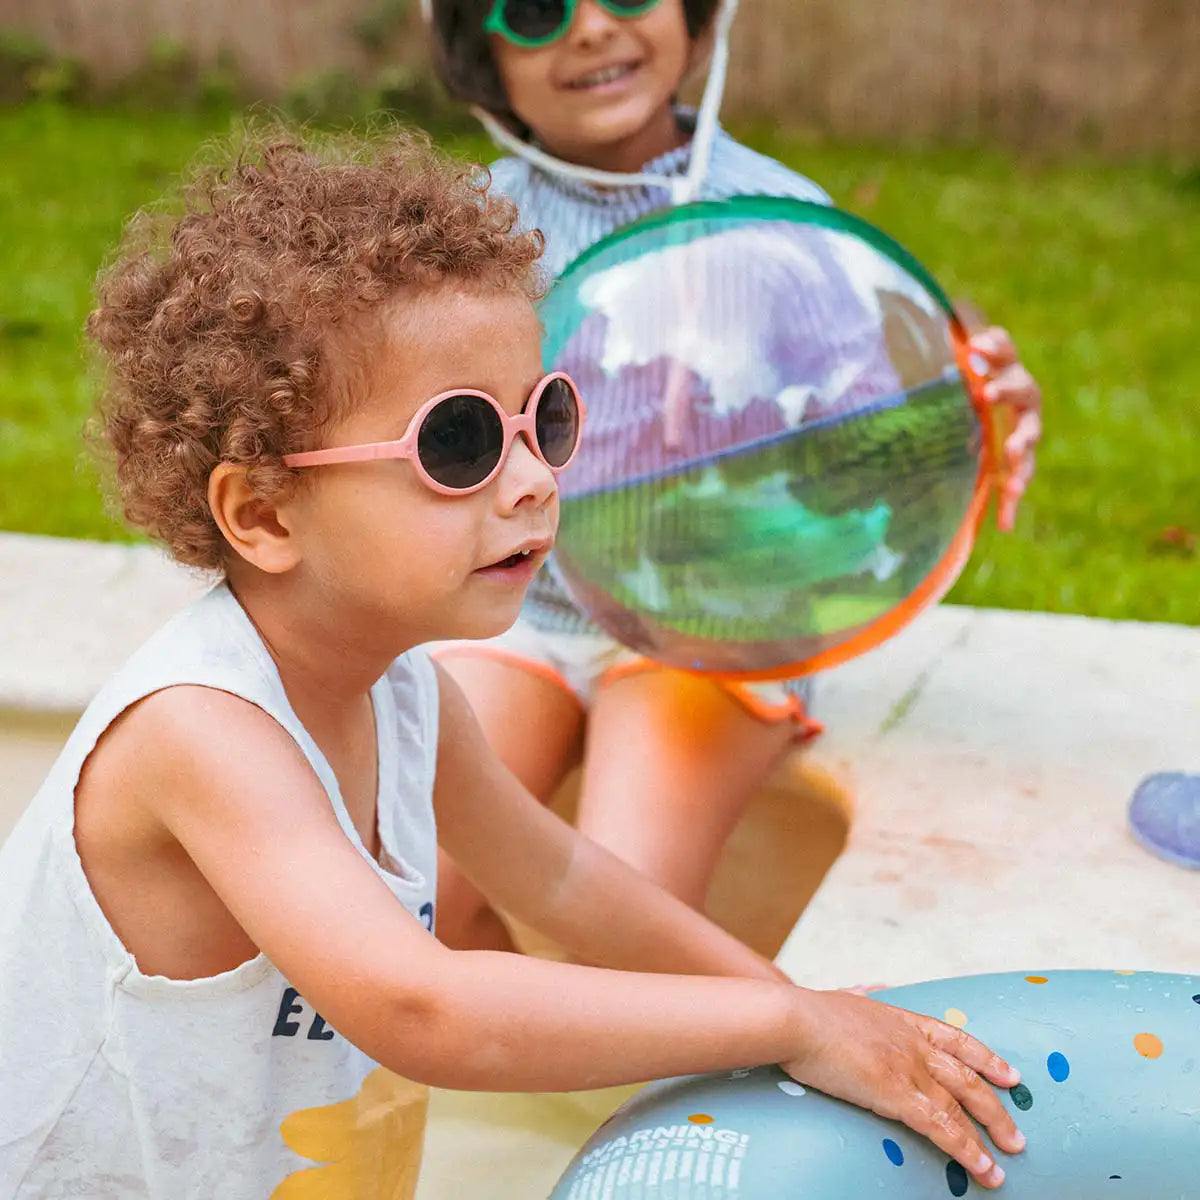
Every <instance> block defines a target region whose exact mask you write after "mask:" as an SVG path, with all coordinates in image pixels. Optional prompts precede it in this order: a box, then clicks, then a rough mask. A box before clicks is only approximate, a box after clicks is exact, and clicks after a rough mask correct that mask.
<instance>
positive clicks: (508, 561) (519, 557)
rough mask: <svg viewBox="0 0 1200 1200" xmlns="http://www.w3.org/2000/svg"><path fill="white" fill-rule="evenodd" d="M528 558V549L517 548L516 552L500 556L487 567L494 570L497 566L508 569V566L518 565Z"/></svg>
mask: <svg viewBox="0 0 1200 1200" xmlns="http://www.w3.org/2000/svg"><path fill="white" fill-rule="evenodd" d="M528 559H529V551H528V550H518V551H517V552H516V554H510V555H509V556H508V557H507V558H502V559H501V560H500V561H499V562H498V563H492V565H491V566H490V567H488V568H487V569H488V570H489V571H494V570H496V569H497V568H503V569H504V570H508V568H510V567H519V566H520V565H521V564H522V563H523V562H526V561H528Z"/></svg>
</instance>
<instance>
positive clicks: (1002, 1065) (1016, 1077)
mask: <svg viewBox="0 0 1200 1200" xmlns="http://www.w3.org/2000/svg"><path fill="white" fill-rule="evenodd" d="M923 1032H924V1034H925V1036H926V1037H927V1038H928V1039H929V1043H930V1045H932V1046H934V1047H935V1048H936V1049H938V1050H942V1051H944V1052H945V1053H946V1054H950V1055H953V1057H954V1058H957V1059H958V1061H959V1062H962V1063H966V1065H967V1066H968V1067H970V1068H971V1069H972V1070H973V1071H975V1072H977V1073H978V1074H980V1075H982V1076H983V1077H984V1079H987V1080H989V1081H990V1082H991V1083H994V1084H995V1085H996V1086H997V1087H1005V1088H1009V1087H1016V1086H1017V1084H1018V1083H1020V1082H1021V1072H1020V1071H1018V1070H1017V1069H1016V1067H1014V1066H1012V1065H1011V1064H1009V1063H1007V1062H1005V1061H1004V1059H1002V1058H1001V1057H1000V1055H998V1054H996V1053H995V1052H994V1051H992V1050H989V1049H988V1048H987V1046H985V1045H984V1044H983V1043H982V1042H981V1041H980V1040H979V1039H978V1038H973V1037H972V1036H971V1035H970V1034H969V1033H966V1032H964V1031H963V1030H961V1029H956V1028H955V1027H954V1026H953V1025H947V1024H946V1023H945V1022H944V1021H936V1020H934V1019H933V1018H932V1017H926V1018H924V1021H923Z"/></svg>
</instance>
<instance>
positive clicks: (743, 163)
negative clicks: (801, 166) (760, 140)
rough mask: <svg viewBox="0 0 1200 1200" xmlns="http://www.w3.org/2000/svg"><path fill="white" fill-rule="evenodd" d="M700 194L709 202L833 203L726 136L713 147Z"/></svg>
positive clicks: (820, 191)
mask: <svg viewBox="0 0 1200 1200" xmlns="http://www.w3.org/2000/svg"><path fill="white" fill-rule="evenodd" d="M704 193H705V195H706V196H707V197H708V198H710V199H713V200H720V199H724V198H725V197H727V196H786V197H788V198H790V199H793V200H808V201H811V202H812V203H814V204H832V203H833V200H832V199H831V198H830V195H829V193H828V192H827V191H825V189H824V188H823V187H821V185H820V184H818V183H816V182H814V181H813V180H811V179H809V178H808V177H807V176H806V175H801V174H800V173H799V172H798V171H793V170H792V169H791V168H790V167H786V166H784V165H783V163H781V162H779V160H778V159H774V158H771V157H769V156H768V155H766V154H761V153H760V152H759V151H757V150H752V149H751V148H750V147H749V146H747V145H745V144H743V143H742V142H739V141H738V140H737V139H736V138H733V137H730V136H729V134H727V133H722V134H721V135H720V136H719V137H718V138H717V139H716V140H715V141H714V143H713V151H712V160H711V161H710V163H709V168H708V174H707V176H706V178H705V186H704Z"/></svg>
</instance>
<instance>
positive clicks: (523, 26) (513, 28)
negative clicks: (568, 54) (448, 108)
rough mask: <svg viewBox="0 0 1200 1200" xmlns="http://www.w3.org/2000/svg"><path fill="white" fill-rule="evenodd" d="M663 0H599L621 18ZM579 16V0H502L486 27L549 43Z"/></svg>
mask: <svg viewBox="0 0 1200 1200" xmlns="http://www.w3.org/2000/svg"><path fill="white" fill-rule="evenodd" d="M658 2H659V0H599V3H600V6H601V7H602V8H606V9H607V10H608V11H609V12H610V13H612V14H613V15H614V16H617V17H637V16H641V14H642V13H644V12H648V11H649V10H650V9H652V8H653V7H654V6H655V5H656V4H657V3H658ZM574 15H575V0H498V3H497V4H496V7H495V8H493V9H492V14H491V16H490V17H488V19H487V22H486V23H485V27H486V28H487V29H490V30H491V31H492V32H493V33H499V34H503V35H504V36H506V37H508V38H509V39H510V40H512V41H515V42H517V43H519V44H524V45H529V46H535V45H545V44H546V43H547V42H552V41H554V40H555V39H556V38H558V37H561V36H562V35H563V34H564V33H565V32H566V31H567V28H568V26H569V25H570V24H571V19H572V18H573V17H574Z"/></svg>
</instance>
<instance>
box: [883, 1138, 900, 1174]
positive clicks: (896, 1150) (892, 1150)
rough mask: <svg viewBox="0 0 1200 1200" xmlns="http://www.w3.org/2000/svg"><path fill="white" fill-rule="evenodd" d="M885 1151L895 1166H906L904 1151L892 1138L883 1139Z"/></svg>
mask: <svg viewBox="0 0 1200 1200" xmlns="http://www.w3.org/2000/svg"><path fill="white" fill-rule="evenodd" d="M883 1152H884V1154H886V1155H887V1156H888V1162H890V1163H891V1164H892V1165H893V1166H897V1167H902V1166H904V1151H903V1150H901V1149H900V1147H899V1146H898V1145H896V1143H895V1142H893V1141H892V1139H891V1138H884V1139H883Z"/></svg>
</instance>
